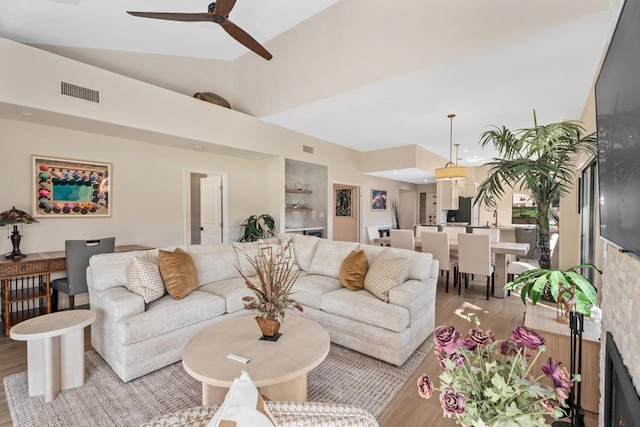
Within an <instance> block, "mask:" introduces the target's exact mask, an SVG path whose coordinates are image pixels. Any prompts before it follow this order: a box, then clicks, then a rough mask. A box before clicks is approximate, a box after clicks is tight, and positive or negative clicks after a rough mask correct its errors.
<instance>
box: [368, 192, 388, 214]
mask: <svg viewBox="0 0 640 427" xmlns="http://www.w3.org/2000/svg"><path fill="white" fill-rule="evenodd" d="M371 210H372V211H386V210H387V190H376V189H373V188H372V189H371Z"/></svg>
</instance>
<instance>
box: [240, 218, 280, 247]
mask: <svg viewBox="0 0 640 427" xmlns="http://www.w3.org/2000/svg"><path fill="white" fill-rule="evenodd" d="M240 227H244V229H243V230H242V236H240V237H239V238H238V242H255V241H256V240H258V239H266V238H269V237H273V231H274V230H275V227H276V222H275V220H274V219H273V217H272V216H271V215H269V214H262V215H251V216H250V217H249V218H247V219H245V220H244V221H243V222H242V224H240Z"/></svg>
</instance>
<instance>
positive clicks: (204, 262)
mask: <svg viewBox="0 0 640 427" xmlns="http://www.w3.org/2000/svg"><path fill="white" fill-rule="evenodd" d="M188 250H189V255H191V257H192V258H193V262H195V264H196V268H197V269H198V280H199V281H198V285H199V286H202V285H206V284H207V283H211V282H216V281H218V280H227V279H232V278H234V277H240V274H239V273H238V270H237V269H236V263H237V262H238V258H237V257H236V252H235V251H234V250H233V246H232V245H231V244H230V243H219V244H216V245H192V246H189V247H188Z"/></svg>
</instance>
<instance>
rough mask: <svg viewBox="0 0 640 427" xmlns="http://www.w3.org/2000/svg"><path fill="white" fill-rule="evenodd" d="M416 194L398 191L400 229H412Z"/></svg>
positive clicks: (415, 208) (410, 191) (414, 217)
mask: <svg viewBox="0 0 640 427" xmlns="http://www.w3.org/2000/svg"><path fill="white" fill-rule="evenodd" d="M416 200H417V194H416V192H415V191H412V190H403V189H400V192H399V201H398V208H399V210H400V224H399V226H400V228H407V229H413V226H414V225H415V223H416V211H417V207H416Z"/></svg>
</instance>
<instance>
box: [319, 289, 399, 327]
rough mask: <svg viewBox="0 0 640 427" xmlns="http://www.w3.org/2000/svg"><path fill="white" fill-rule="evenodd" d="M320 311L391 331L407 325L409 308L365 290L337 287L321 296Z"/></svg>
mask: <svg viewBox="0 0 640 427" xmlns="http://www.w3.org/2000/svg"><path fill="white" fill-rule="evenodd" d="M321 308H322V311H325V312H327V313H331V314H335V315H336V316H340V317H344V318H346V319H350V320H355V321H357V322H360V323H365V324H367V325H372V326H377V327H379V328H384V329H388V330H390V331H393V332H402V331H404V330H405V329H406V328H407V327H408V326H409V310H407V309H406V308H405V307H401V306H399V305H394V304H388V303H385V302H382V301H381V300H380V299H378V298H377V297H375V296H374V295H373V294H371V293H370V292H368V291H366V290H360V291H357V292H353V291H350V290H348V289H338V290H336V291H333V292H329V293H326V294H324V295H323V296H322V306H321Z"/></svg>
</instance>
